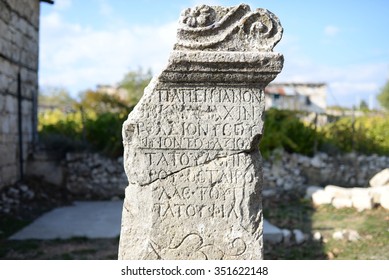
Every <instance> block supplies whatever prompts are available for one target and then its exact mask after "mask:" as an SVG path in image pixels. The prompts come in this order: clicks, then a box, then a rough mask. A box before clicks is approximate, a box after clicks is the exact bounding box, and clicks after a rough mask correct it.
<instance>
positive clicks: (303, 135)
mask: <svg viewBox="0 0 389 280" xmlns="http://www.w3.org/2000/svg"><path fill="white" fill-rule="evenodd" d="M315 139H317V132H316V131H315V130H314V129H313V128H312V127H310V126H307V125H305V124H304V123H303V122H302V121H300V119H299V118H298V116H297V113H296V112H293V111H286V110H277V109H270V110H269V111H267V112H266V114H265V127H264V134H263V137H262V140H261V144H260V150H261V153H262V154H263V155H264V156H267V155H268V154H269V152H270V151H272V150H274V149H276V148H283V149H285V150H286V151H288V152H291V153H292V152H293V153H300V154H305V155H312V154H313V152H314V147H315Z"/></svg>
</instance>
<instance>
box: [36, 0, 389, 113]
mask: <svg viewBox="0 0 389 280" xmlns="http://www.w3.org/2000/svg"><path fill="white" fill-rule="evenodd" d="M241 2H242V0H240V1H233V0H230V1H228V0H212V1H207V0H204V1H199V0H180V1H179V0H166V1H157V0H55V4H54V5H48V4H44V3H42V4H41V23H40V28H41V30H40V32H41V33H40V43H41V48H40V72H39V81H40V85H41V86H42V87H44V86H60V87H65V88H67V89H68V90H69V91H70V92H71V94H72V95H73V96H77V94H78V93H79V92H81V91H83V90H86V89H93V88H95V86H96V85H97V84H115V83H117V82H118V81H120V80H121V79H122V77H123V76H124V74H125V73H126V72H128V71H130V70H137V69H138V68H139V67H141V68H143V69H149V68H150V69H152V71H153V73H154V74H156V73H158V72H159V71H160V70H162V68H163V67H164V65H165V64H166V62H167V60H168V57H169V53H170V51H171V50H172V46H173V44H174V43H175V33H176V23H177V20H178V17H179V15H180V12H181V11H182V10H183V9H185V8H187V7H192V6H195V5H198V4H202V3H204V4H208V5H222V6H234V5H237V4H240V3H241ZM245 3H247V4H249V5H250V6H251V9H255V8H266V9H268V10H270V11H272V12H273V13H274V14H276V15H277V16H278V17H279V19H280V21H281V24H282V26H283V27H284V36H283V39H282V40H281V42H280V43H279V44H278V45H277V46H276V48H275V51H277V52H281V53H283V54H284V56H285V65H284V69H283V71H282V73H281V74H280V75H279V76H278V77H277V79H276V81H278V82H325V83H328V86H329V94H328V97H327V102H328V104H329V105H342V106H348V107H350V106H352V105H353V104H359V102H360V101H361V100H365V101H367V102H368V103H372V105H374V106H377V102H376V101H375V96H376V95H377V93H378V92H379V90H380V88H382V87H383V86H384V84H385V82H386V81H387V80H388V79H389V31H388V30H387V29H388V26H389V16H388V13H389V1H387V0H369V1H368V0H354V1H351V0H327V1H313V0H311V1H308V0H304V1H303V0H293V1H291V0H261V1H255V0H251V1H246V2H245Z"/></svg>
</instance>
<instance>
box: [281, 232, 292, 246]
mask: <svg viewBox="0 0 389 280" xmlns="http://www.w3.org/2000/svg"><path fill="white" fill-rule="evenodd" d="M281 231H282V241H283V242H284V243H285V244H289V243H291V241H292V240H291V239H292V232H291V231H290V230H289V229H285V228H284V229H282V230H281Z"/></svg>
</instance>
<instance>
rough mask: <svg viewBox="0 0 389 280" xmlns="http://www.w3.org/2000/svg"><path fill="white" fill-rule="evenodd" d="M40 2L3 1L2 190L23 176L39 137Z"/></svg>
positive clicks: (0, 57) (0, 58)
mask: <svg viewBox="0 0 389 280" xmlns="http://www.w3.org/2000/svg"><path fill="white" fill-rule="evenodd" d="M40 2H47V3H50V4H52V3H53V1H50V0H45V1H42V0H0V189H1V188H2V187H4V186H6V185H9V184H13V183H15V182H17V181H18V180H20V179H22V178H23V174H24V172H25V167H26V159H27V157H28V156H29V154H30V153H31V152H32V151H33V147H34V143H35V141H36V138H37V132H36V127H37V95H38V54H39V13H40Z"/></svg>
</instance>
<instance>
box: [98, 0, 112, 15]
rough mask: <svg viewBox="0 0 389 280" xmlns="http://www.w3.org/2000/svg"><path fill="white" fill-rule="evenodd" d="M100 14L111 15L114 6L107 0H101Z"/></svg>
mask: <svg viewBox="0 0 389 280" xmlns="http://www.w3.org/2000/svg"><path fill="white" fill-rule="evenodd" d="M99 9H100V14H101V15H103V16H111V15H112V13H113V8H112V7H111V5H109V4H108V1H107V0H99Z"/></svg>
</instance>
